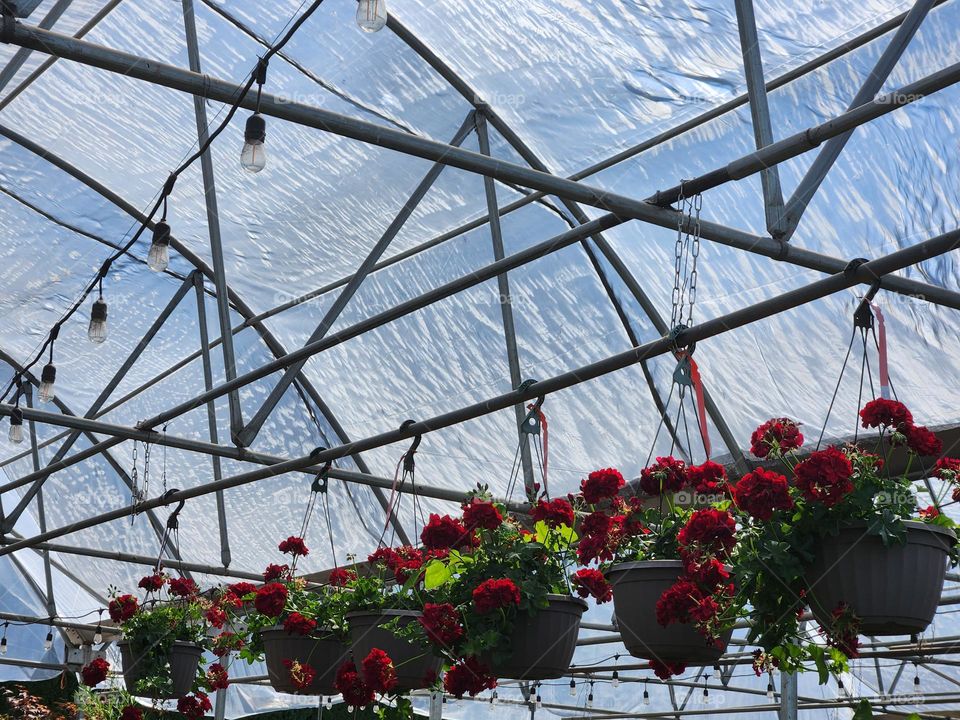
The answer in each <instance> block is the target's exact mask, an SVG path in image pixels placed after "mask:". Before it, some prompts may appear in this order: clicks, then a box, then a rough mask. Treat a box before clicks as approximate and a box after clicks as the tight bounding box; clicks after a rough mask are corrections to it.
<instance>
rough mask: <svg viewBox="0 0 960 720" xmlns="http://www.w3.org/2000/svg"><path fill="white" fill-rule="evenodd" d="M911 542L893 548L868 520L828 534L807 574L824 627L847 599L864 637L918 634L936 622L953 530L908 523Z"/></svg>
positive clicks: (813, 606)
mask: <svg viewBox="0 0 960 720" xmlns="http://www.w3.org/2000/svg"><path fill="white" fill-rule="evenodd" d="M906 526H907V542H906V544H905V545H893V546H891V547H887V546H885V545H884V544H883V541H882V540H881V539H880V537H878V536H877V535H867V534H866V528H867V526H866V525H865V524H859V525H856V526H851V527H849V528H844V529H843V530H841V531H840V533H839V534H838V535H837V536H835V537H827V538H824V539H823V540H822V541H821V542H820V545H819V547H818V549H817V553H816V559H815V560H814V562H813V564H812V565H811V566H810V567H809V568H808V570H807V572H806V579H807V586H808V591H807V600H808V602H809V604H810V610H811V611H812V612H813V615H814V617H815V618H816V619H817V621H818V622H819V623H820V624H821V625H823V626H824V627H827V628H829V627H830V624H831V623H832V621H833V611H834V610H835V609H836V608H837V606H838V605H840V603H846V604H847V605H848V606H849V607H850V609H851V610H852V611H853V613H854V614H855V615H856V616H857V617H858V618H859V619H860V626H859V630H860V633H861V634H863V635H881V636H886V635H914V634H917V633H921V632H923V631H924V630H926V629H927V626H929V625H930V623H931V622H933V616H934V615H935V614H936V612H937V605H938V603H939V602H940V593H941V592H942V591H943V580H944V576H945V574H946V571H947V560H948V554H949V552H950V548H951V547H952V546H953V545H954V543H956V541H957V536H956V534H955V533H954V532H953V531H952V530H950V529H949V528H943V527H939V526H937V525H927V524H925V523H921V522H916V521H907V522H906Z"/></svg>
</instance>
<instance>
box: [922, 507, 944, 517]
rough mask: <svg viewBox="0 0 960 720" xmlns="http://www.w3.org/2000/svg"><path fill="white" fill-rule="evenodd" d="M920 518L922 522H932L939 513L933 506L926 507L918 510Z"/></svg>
mask: <svg viewBox="0 0 960 720" xmlns="http://www.w3.org/2000/svg"><path fill="white" fill-rule="evenodd" d="M920 517H921V518H923V519H924V520H933V519H934V518H938V517H940V511H939V510H937V508H936V507H934V506H933V505H927V507H925V508H921V509H920Z"/></svg>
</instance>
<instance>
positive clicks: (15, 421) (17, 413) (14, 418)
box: [10, 407, 23, 426]
mask: <svg viewBox="0 0 960 720" xmlns="http://www.w3.org/2000/svg"><path fill="white" fill-rule="evenodd" d="M10 424H11V425H15V426H16V425H23V410H21V409H20V408H18V407H15V408H14V409H13V410H12V411H11V412H10Z"/></svg>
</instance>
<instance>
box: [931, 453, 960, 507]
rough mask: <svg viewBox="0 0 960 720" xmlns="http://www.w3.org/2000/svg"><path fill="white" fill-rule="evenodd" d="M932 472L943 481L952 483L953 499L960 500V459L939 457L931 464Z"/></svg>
mask: <svg viewBox="0 0 960 720" xmlns="http://www.w3.org/2000/svg"><path fill="white" fill-rule="evenodd" d="M933 474H934V476H935V477H938V478H940V479H941V480H943V481H944V482H948V483H952V484H953V485H954V488H953V499H954V500H955V501H960V460H958V459H957V458H949V457H942V458H940V459H939V460H937V463H936V465H934V466H933Z"/></svg>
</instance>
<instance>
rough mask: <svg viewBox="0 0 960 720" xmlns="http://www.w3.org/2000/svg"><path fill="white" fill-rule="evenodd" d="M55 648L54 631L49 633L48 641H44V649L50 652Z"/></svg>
mask: <svg viewBox="0 0 960 720" xmlns="http://www.w3.org/2000/svg"><path fill="white" fill-rule="evenodd" d="M52 647H53V630H50V632H48V633H47V637H46V639H45V640H44V641H43V649H44V650H49V649H50V648H52Z"/></svg>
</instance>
